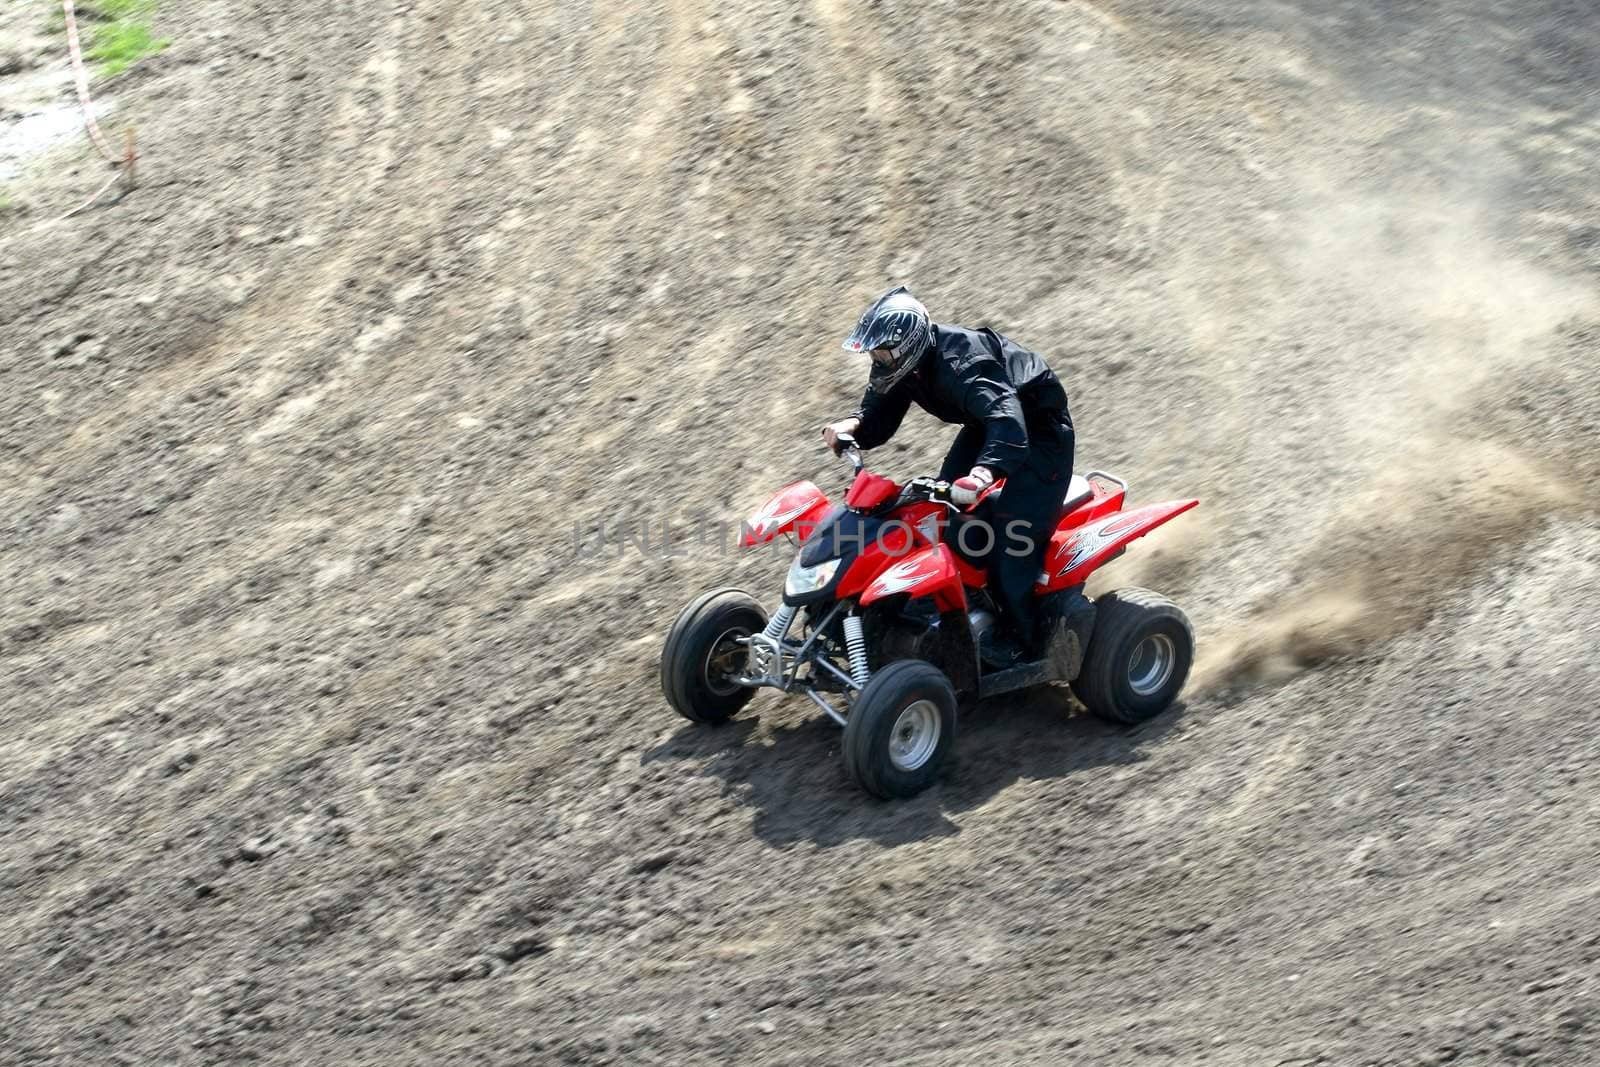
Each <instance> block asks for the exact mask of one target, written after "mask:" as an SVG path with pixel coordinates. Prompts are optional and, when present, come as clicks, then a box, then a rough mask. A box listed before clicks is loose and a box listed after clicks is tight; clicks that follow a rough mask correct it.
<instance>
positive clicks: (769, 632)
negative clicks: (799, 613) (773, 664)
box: [761, 604, 795, 641]
mask: <svg viewBox="0 0 1600 1067" xmlns="http://www.w3.org/2000/svg"><path fill="white" fill-rule="evenodd" d="M794 613H795V607H794V605H793V604H785V605H783V607H781V608H779V609H778V613H777V614H776V615H774V616H772V618H770V619H768V620H767V628H766V629H765V630H762V631H761V636H762V637H766V638H769V639H771V640H773V641H782V640H783V637H784V635H785V634H787V633H788V632H789V626H790V624H792V623H793V622H794Z"/></svg>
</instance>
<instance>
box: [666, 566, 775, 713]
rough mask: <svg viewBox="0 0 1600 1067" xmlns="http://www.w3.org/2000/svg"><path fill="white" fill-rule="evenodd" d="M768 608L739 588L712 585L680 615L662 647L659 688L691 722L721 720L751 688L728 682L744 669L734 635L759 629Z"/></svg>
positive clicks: (742, 648) (742, 703) (744, 700)
mask: <svg viewBox="0 0 1600 1067" xmlns="http://www.w3.org/2000/svg"><path fill="white" fill-rule="evenodd" d="M766 625H767V613H766V612H765V611H764V610H762V607H761V605H760V604H759V603H757V601H756V599H755V598H754V597H752V596H751V595H750V594H749V593H746V592H745V591H744V590H742V589H716V590H713V591H712V592H709V593H707V594H705V595H704V596H702V597H700V598H699V599H697V600H695V601H694V602H693V603H691V604H690V605H689V606H688V607H686V608H684V609H683V611H682V613H681V614H679V616H678V619H677V621H676V622H674V623H673V624H672V629H671V630H670V631H668V633H667V640H666V643H665V644H664V645H662V646H661V692H662V693H663V694H665V695H666V698H667V703H669V704H671V705H672V707H673V710H675V711H676V712H677V713H678V714H679V715H682V716H683V717H684V718H685V719H688V720H690V721H691V722H699V723H716V722H724V721H726V720H727V719H728V718H730V717H731V716H732V715H733V713H734V712H736V711H738V710H739V709H740V708H742V707H744V706H745V704H747V703H749V701H750V698H751V697H752V696H754V695H755V690H754V689H751V688H750V687H749V686H743V685H739V684H738V683H736V682H733V681H730V680H729V676H730V675H733V674H738V673H740V672H742V671H743V669H744V664H745V659H746V653H745V646H744V645H741V644H737V643H736V642H735V641H734V639H735V638H738V637H748V636H750V635H751V634H753V633H759V632H760V631H761V630H762V629H764V628H765V627H766Z"/></svg>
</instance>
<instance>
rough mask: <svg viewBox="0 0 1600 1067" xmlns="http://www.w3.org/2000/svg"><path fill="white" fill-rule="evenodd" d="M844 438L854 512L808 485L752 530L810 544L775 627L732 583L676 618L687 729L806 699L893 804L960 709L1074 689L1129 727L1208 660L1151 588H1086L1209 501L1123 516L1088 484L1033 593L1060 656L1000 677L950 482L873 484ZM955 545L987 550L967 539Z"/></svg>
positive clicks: (678, 700)
mask: <svg viewBox="0 0 1600 1067" xmlns="http://www.w3.org/2000/svg"><path fill="white" fill-rule="evenodd" d="M839 441H840V444H841V446H842V447H841V452H842V453H843V454H844V455H845V456H846V457H847V458H848V459H849V460H850V462H851V464H852V465H853V467H854V468H855V480H854V481H853V482H852V483H851V486H850V490H849V492H848V493H847V494H846V496H845V502H844V506H843V507H835V506H832V505H830V504H829V502H828V498H827V497H826V496H825V495H823V493H822V491H821V490H820V489H818V488H817V487H816V486H815V485H814V484H812V483H811V482H808V481H802V482H796V483H794V484H793V485H790V486H788V487H786V488H784V489H782V490H780V491H779V492H778V494H777V495H776V496H774V497H773V498H772V499H771V500H769V501H768V502H767V504H766V505H765V506H764V507H763V508H762V509H761V510H760V511H758V512H756V514H755V515H754V516H753V517H752V518H751V519H750V520H749V521H748V522H747V523H746V524H745V526H744V529H743V532H742V535H741V538H740V542H741V544H742V545H744V546H745V547H749V546H753V545H759V544H764V543H767V542H769V541H772V540H773V539H774V538H776V537H778V536H780V535H793V536H796V537H798V538H799V540H800V543H801V547H800V551H799V554H798V555H797V556H796V557H795V560H794V565H793V566H792V567H790V568H789V575H788V577H787V578H786V579H785V581H784V583H783V603H782V605H781V606H780V607H779V608H778V610H777V611H776V612H775V613H773V614H772V615H771V616H770V617H769V616H768V615H767V613H766V611H764V610H763V609H762V607H761V604H760V603H759V602H758V601H756V599H755V598H754V597H752V596H751V595H750V594H749V593H746V592H744V591H743V590H739V589H718V590H715V591H713V592H710V593H706V594H705V595H704V596H702V597H700V598H699V599H697V600H695V601H694V602H693V603H691V604H690V605H689V606H688V607H686V608H684V609H683V612H682V614H680V615H679V616H678V619H677V621H676V622H674V623H673V625H672V630H671V632H670V633H669V634H668V635H667V640H666V644H665V646H664V647H663V648H662V652H661V688H662V690H663V691H664V692H665V693H666V697H667V700H668V701H670V702H671V704H672V706H673V707H674V708H675V709H677V711H678V712H679V713H680V714H682V715H683V716H684V717H685V718H688V719H691V720H693V721H695V722H699V723H717V722H722V721H724V720H726V719H728V718H729V717H730V716H732V715H733V714H734V712H736V711H738V710H739V709H740V708H741V707H743V706H744V704H745V703H746V702H747V701H748V700H749V699H750V698H751V697H752V696H753V695H755V691H756V689H757V688H759V687H762V686H768V687H771V688H773V689H780V690H782V691H784V692H786V693H802V694H804V695H805V696H806V697H807V698H808V699H810V700H811V701H813V702H814V703H815V704H816V705H817V706H818V707H819V708H821V709H822V710H823V711H824V712H826V713H827V715H828V716H829V717H830V718H831V719H833V720H834V721H835V722H837V723H839V725H841V726H843V727H844V743H843V750H844V765H845V770H846V772H847V773H848V774H849V775H850V777H851V778H852V779H853V780H854V781H855V782H856V783H857V784H858V785H860V786H861V787H862V788H863V789H865V790H867V792H869V793H873V794H875V795H877V796H879V797H885V798H890V797H908V796H912V795H913V794H915V793H918V792H920V791H922V790H923V789H925V788H927V787H928V786H929V785H930V784H932V783H933V781H934V779H935V778H937V777H938V774H939V771H940V768H941V766H942V765H943V763H944V761H945V759H946V757H947V756H948V755H949V753H950V748H951V745H952V742H953V741H954V739H955V732H956V709H957V707H958V705H960V704H963V703H971V702H973V701H976V700H979V699H983V698H986V697H991V696H995V695H997V694H1000V693H1008V692H1013V691H1015V690H1019V689H1023V688H1027V687H1029V686H1036V685H1040V684H1043V683H1046V682H1070V683H1071V684H1072V691H1073V692H1074V693H1076V694H1077V696H1078V699H1079V700H1081V701H1082V702H1083V703H1084V705H1085V706H1086V707H1088V709H1089V710H1090V711H1092V712H1094V713H1095V714H1096V715H1099V716H1100V717H1102V718H1104V719H1108V720H1110V721H1112V722H1117V723H1124V724H1130V725H1131V724H1136V723H1142V722H1145V721H1146V720H1148V719H1150V718H1153V717H1154V716H1156V715H1159V714H1160V713H1161V712H1163V711H1165V710H1166V709H1167V708H1168V707H1169V706H1170V705H1171V704H1172V702H1173V700H1174V699H1176V697H1177V695H1178V691H1179V690H1180V689H1182V688H1183V684H1184V681H1185V680H1186V679H1187V678H1188V675H1189V668H1190V665H1191V664H1192V663H1193V661H1194V631H1193V630H1192V629H1191V628H1190V626H1189V620H1188V618H1187V617H1186V616H1185V615H1184V614H1183V612H1182V611H1180V610H1179V609H1178V607H1177V605H1175V604H1173V603H1172V602H1171V601H1169V600H1168V599H1166V598H1165V597H1163V596H1160V595H1159V594H1157V593H1152V592H1149V591H1148V590H1144V589H1120V590H1117V591H1116V592H1112V593H1106V594H1105V595H1103V596H1101V597H1099V598H1098V599H1095V600H1092V601H1091V600H1090V599H1089V598H1088V597H1086V596H1084V594H1083V585H1084V582H1085V581H1086V580H1087V579H1088V577H1089V575H1090V574H1092V573H1093V572H1094V571H1095V570H1096V569H1097V568H1099V567H1100V566H1101V565H1102V564H1104V563H1106V562H1108V561H1109V560H1111V559H1114V558H1116V557H1117V556H1120V555H1121V554H1122V553H1123V551H1124V550H1125V549H1126V547H1127V545H1128V543H1129V542H1130V541H1133V540H1135V539H1136V538H1139V537H1143V536H1144V535H1145V534H1147V533H1149V532H1150V531H1151V530H1153V529H1155V528H1156V527H1157V526H1160V525H1162V524H1163V523H1165V522H1168V521H1169V520H1171V519H1172V518H1174V517H1176V516H1178V515H1180V514H1182V513H1183V512H1185V511H1188V510H1189V509H1190V508H1192V507H1194V506H1196V505H1197V504H1198V503H1199V501H1198V500H1174V501H1169V502H1166V503H1160V504H1146V505H1144V506H1143V507H1139V508H1134V509H1133V510H1124V509H1123V502H1124V499H1125V498H1126V496H1127V491H1128V486H1127V483H1126V482H1124V481H1123V480H1122V479H1120V478H1117V477H1115V476H1113V475H1110V474H1105V473H1103V472H1099V471H1096V472H1091V473H1090V474H1089V475H1088V476H1087V477H1080V476H1077V475H1074V476H1073V477H1072V479H1071V481H1070V482H1069V483H1068V486H1067V490H1066V499H1065V500H1064V501H1063V507H1062V517H1061V519H1060V521H1059V523H1058V524H1057V527H1056V531H1055V533H1054V535H1053V536H1052V537H1051V539H1050V547H1049V549H1048V551H1047V552H1046V553H1045V565H1044V571H1043V573H1041V574H1040V575H1039V581H1038V584H1037V585H1036V586H1035V587H1034V594H1035V595H1036V596H1037V597H1038V598H1039V601H1040V603H1039V611H1038V614H1039V616H1040V622H1041V624H1042V625H1045V626H1048V627H1049V628H1050V629H1048V630H1047V631H1045V632H1049V633H1053V634H1054V637H1053V638H1052V643H1051V647H1050V648H1049V649H1048V650H1047V652H1046V654H1045V657H1044V659H1042V660H1039V661H1037V662H1026V663H1022V664H1020V665H1015V666H1010V667H1006V668H1001V669H996V668H991V667H989V666H988V665H986V664H985V663H984V661H983V659H982V658H981V656H980V654H979V650H980V648H981V647H982V646H983V644H984V642H985V640H986V638H987V637H988V635H989V631H990V629H991V628H992V627H993V626H994V625H995V606H994V602H993V601H992V600H991V599H990V596H989V593H988V592H987V591H986V589H985V585H986V584H987V581H988V576H987V575H986V574H985V573H984V572H983V571H982V570H980V569H978V568H976V567H973V566H971V565H970V564H969V563H968V562H967V561H966V560H965V559H963V558H962V556H961V555H960V554H959V553H958V552H956V551H954V550H953V549H952V547H951V544H950V543H949V542H951V541H955V540H956V538H954V537H950V536H946V533H947V529H948V531H949V532H959V527H960V524H961V523H962V522H963V521H967V518H968V516H969V515H970V511H971V509H970V508H969V509H966V510H963V509H960V508H957V507H956V506H955V505H954V504H952V503H951V502H950V497H949V491H950V486H949V484H948V483H945V482H939V481H935V480H934V479H931V478H916V479H913V480H912V481H910V482H908V483H907V484H905V485H903V486H902V485H897V484H895V483H894V482H892V481H890V480H889V479H887V478H883V477H880V476H879V475H876V474H873V473H871V472H870V471H868V470H866V469H865V465H864V464H863V462H862V459H861V452H860V450H859V449H858V448H857V447H856V445H855V442H854V441H853V440H850V439H848V438H847V437H844V436H842V435H841V436H840V438H839ZM1003 486H1004V482H1003V481H1001V482H997V483H996V484H995V485H994V486H993V487H992V488H991V489H990V490H989V492H1001V491H1003ZM985 495H987V494H985ZM976 506H977V505H976V504H974V505H973V507H976ZM1002 536H1003V535H1002ZM957 543H965V544H966V545H969V546H974V547H981V546H982V545H983V544H984V543H985V542H984V540H983V539H982V538H981V537H979V536H978V535H977V533H976V532H972V531H969V535H968V536H967V537H966V539H965V540H964V542H957ZM1000 544H1001V550H1002V551H1003V550H1004V545H1005V542H1004V541H1001V542H1000Z"/></svg>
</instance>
